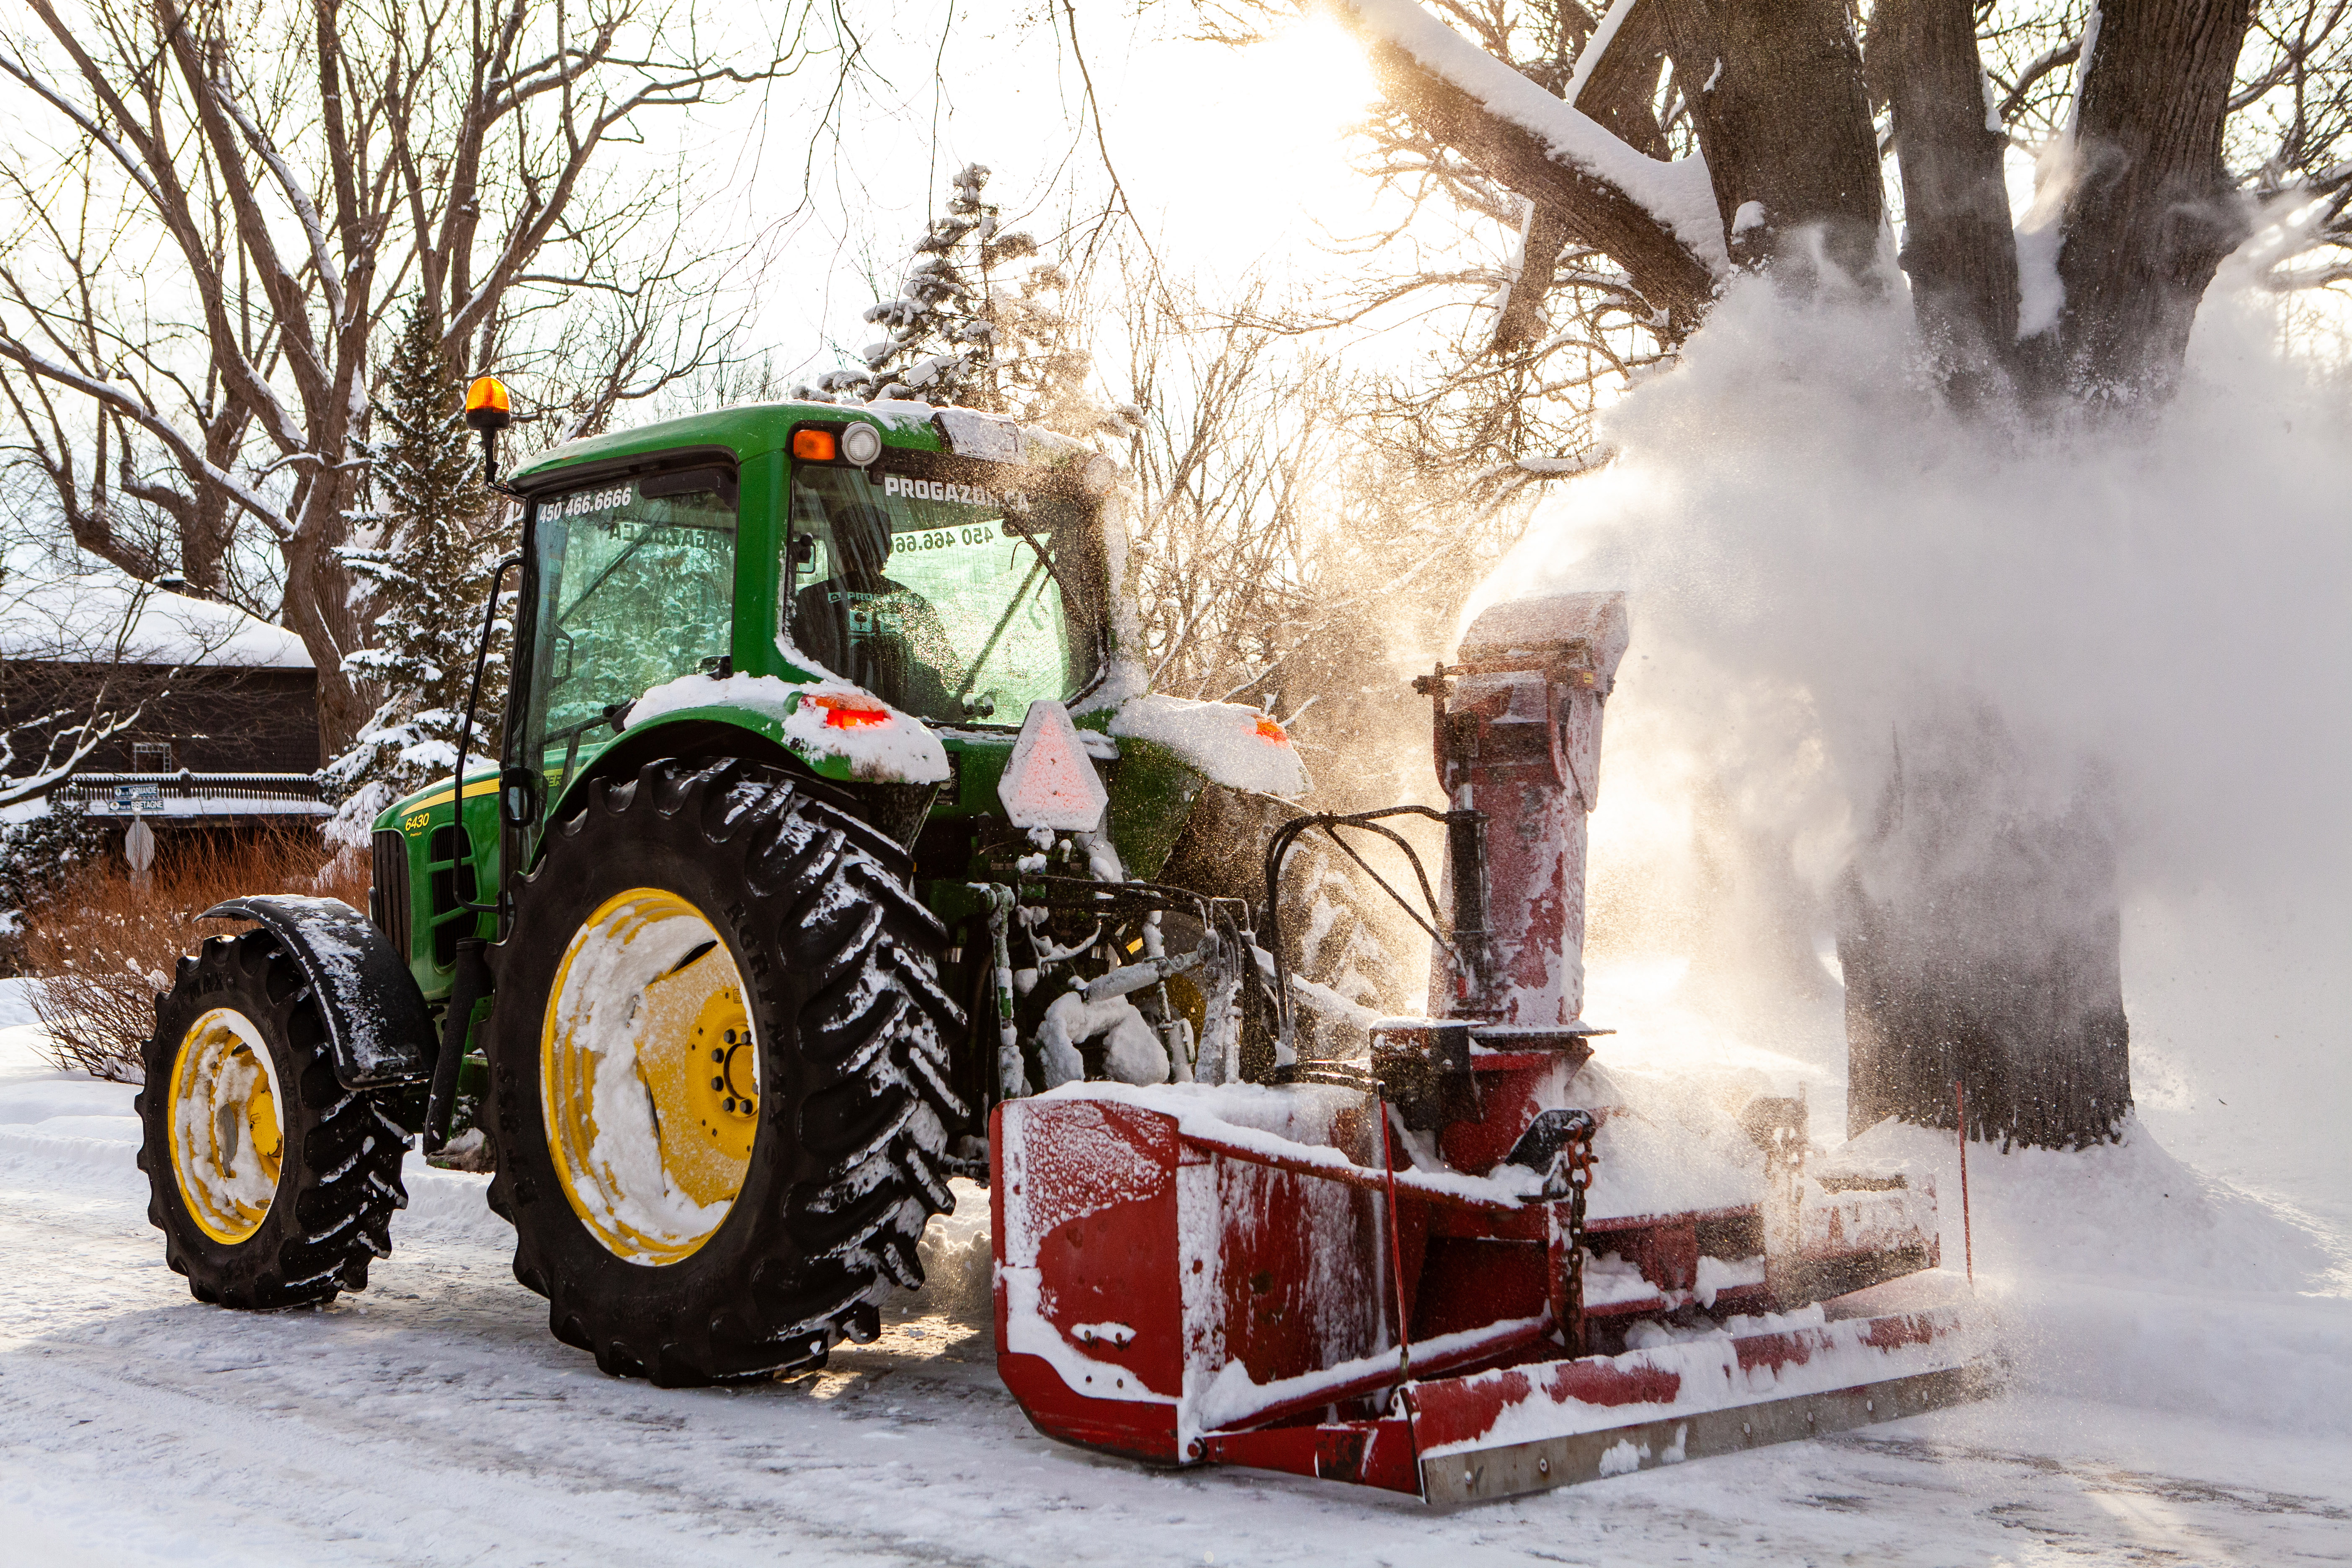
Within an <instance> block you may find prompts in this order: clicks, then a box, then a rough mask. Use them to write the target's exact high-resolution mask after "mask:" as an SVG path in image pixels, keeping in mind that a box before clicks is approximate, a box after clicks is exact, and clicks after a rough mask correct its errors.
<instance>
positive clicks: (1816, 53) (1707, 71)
mask: <svg viewBox="0 0 2352 1568" xmlns="http://www.w3.org/2000/svg"><path fill="white" fill-rule="evenodd" d="M1664 22H1665V31H1666V37H1667V49H1668V52H1669V53H1670V54H1671V55H1672V57H1673V58H1674V62H1675V84H1676V85H1677V86H1678V87H1680V88H1681V89H1682V91H1683V95H1684V98H1685V100H1686V101H1687V102H1688V103H1689V105H1690V112H1691V121H1692V123H1693V124H1694V125H1695V126H1696V128H1697V131H1698V142H1699V149H1700V151H1701V152H1703V153H1706V171H1707V176H1708V178H1709V179H1710V180H1712V181H1713V182H1714V184H1715V205H1716V206H1717V209H1718V210H1719V211H1720V212H1721V213H1722V215H1723V226H1724V241H1725V244H1726V245H1727V247H1729V249H1730V252H1731V259H1732V261H1733V263H1734V264H1735V265H1738V266H1748V267H1753V266H1760V265H1762V264H1764V263H1765V262H1767V261H1773V262H1776V263H1777V264H1778V265H1779V267H1780V268H1781V270H1782V271H1783V273H1784V274H1786V275H1791V279H1792V281H1795V282H1797V283H1799V284H1800V285H1801V286H1802V285H1804V284H1808V283H1810V282H1811V280H1812V275H1813V271H1814V267H1815V263H1816V260H1817V258H1818V260H1819V261H1822V262H1826V263H1828V264H1829V265H1830V266H1831V267H1832V268H1835V269H1836V270H1837V271H1840V272H1843V274H1845V276H1846V277H1848V278H1850V279H1856V280H1858V281H1864V280H1867V279H1869V278H1870V277H1871V276H1872V275H1873V274H1874V271H1875V269H1876V267H1877V255H1878V226H1879V221H1880V217H1881V215H1882V213H1883V212H1884V204H1883V203H1882V202H1881V201H1880V199H1879V183H1878V182H1879V176H1878V142H1877V141H1876V139H1875V137H1874V135H1873V133H1872V131H1871V123H1870V98H1869V94H1868V93H1867V91H1865V90H1864V86H1863V79H1862V49H1861V47H1860V46H1858V45H1857V44H1856V43H1855V42H1854V37H1853V27H1852V26H1849V25H1848V22H1847V11H1846V7H1845V5H1843V0H1664Z"/></svg>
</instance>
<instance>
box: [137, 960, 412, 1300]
mask: <svg viewBox="0 0 2352 1568" xmlns="http://www.w3.org/2000/svg"><path fill="white" fill-rule="evenodd" d="M215 1005H230V1006H235V1007H236V1008H237V1009H238V1010H239V1011H240V1012H243V1013H244V1014H245V1015H246V1016H247V1017H248V1018H249V1019H250V1020H251V1021H252V1022H253V1024H254V1025H255V1026H256V1028H257V1032H258V1033H259V1034H260V1035H261V1037H262V1038H263V1040H264V1042H265V1043H267V1044H268V1045H270V1046H272V1047H276V1048H277V1054H279V1055H280V1056H281V1058H282V1059H280V1060H279V1061H278V1088H279V1091H280V1095H281V1099H282V1101H283V1103H281V1104H280V1106H279V1114H280V1116H281V1117H282V1118H284V1119H285V1121H286V1140H285V1150H286V1152H285V1155H284V1158H283V1163H282V1164H281V1166H280V1174H279V1178H278V1193H277V1195H276V1196H275V1197H274V1198H273V1199H272V1200H271V1203H270V1212H269V1215H268V1217H267V1218H266V1219H264V1221H263V1222H262V1226H261V1228H260V1229H259V1230H258V1231H257V1232H256V1233H255V1234H254V1235H253V1236H252V1237H249V1238H247V1240H246V1241H244V1242H241V1243H238V1244H236V1245H235V1246H225V1245H224V1244H221V1243H218V1242H215V1241H214V1240H212V1239H211V1238H210V1237H205V1236H204V1235H203V1233H202V1232H201V1231H198V1230H197V1229H196V1228H195V1226H194V1221H193V1219H192V1218H190V1217H189V1216H188V1215H187V1214H186V1210H185V1208H184V1205H183V1203H182V1200H181V1197H180V1194H179V1190H178V1180H177V1178H176V1177H175V1176H174V1175H173V1171H172V1158H171V1153H170V1147H171V1145H170V1142H169V1140H170V1110H169V1107H168V1106H166V1105H165V1104H164V1100H165V1099H166V1097H167V1094H168V1091H169V1086H170V1084H171V1081H172V1068H173V1057H174V1056H175V1055H176V1053H177V1051H178V1049H179V1046H180V1042H181V1040H182V1038H183V1037H184V1034H185V1032H186V1029H187V1028H188V1026H190V1025H192V1024H193V1023H194V1019H195V1018H196V1017H197V1016H201V1014H202V1013H203V1012H204V1011H205V1010H206V1009H208V1008H210V1007H212V1006H215ZM155 1006H156V1029H155V1033H154V1034H153V1036H152V1037H150V1039H149V1040H148V1042H147V1045H146V1048H145V1050H144V1052H143V1053H142V1065H143V1066H144V1068H145V1076H146V1086H145V1087H144V1088H142V1089H141V1090H140V1092H139V1095H138V1097H137V1099H136V1100H135V1101H134V1105H135V1107H136V1109H137V1110H138V1114H139V1117H140V1122H141V1139H140V1147H139V1168H140V1169H141V1170H142V1171H143V1172H145V1173H146V1174H147V1184H148V1198H147V1218H148V1222H149V1223H150V1224H152V1225H153V1226H155V1228H156V1229H158V1230H160V1231H162V1232H163V1247H164V1260H165V1261H166V1262H167V1263H168V1264H169V1265H170V1266H171V1268H172V1269H173V1271H174V1272H175V1273H178V1274H182V1275H184V1276H185V1277H186V1278H187V1280H188V1289H189V1291H190V1293H191V1294H193V1295H194V1297H195V1298H196V1299H197V1300H200V1301H207V1302H216V1303H219V1304H221V1305H224V1306H229V1307H237V1308H252V1309H268V1308H277V1307H291V1306H299V1305H302V1304H304V1303H310V1302H320V1303H323V1302H327V1301H331V1300H334V1299H335V1297H336V1295H337V1294H338V1293H340V1292H341V1291H344V1290H363V1289H367V1279H368V1265H369V1263H370V1262H371V1261H372V1260H373V1259H375V1258H384V1257H388V1256H389V1255H390V1254H391V1251H392V1240H391V1227H392V1213H393V1211H394V1209H398V1208H404V1207H406V1206H407V1204H408V1194H407V1190H406V1188H405V1187H404V1185H403V1184H402V1181H401V1174H400V1163H401V1157H402V1156H403V1154H404V1153H405V1152H406V1151H407V1146H408V1134H407V1132H406V1131H404V1130H403V1129H402V1128H401V1126H400V1124H399V1123H398V1122H397V1121H394V1119H393V1117H392V1116H391V1114H390V1113H389V1110H387V1108H386V1107H385V1106H384V1105H383V1103H382V1102H381V1100H380V1097H379V1096H377V1095H376V1094H373V1093H366V1092H358V1093H355V1092H352V1091H351V1090H348V1089H344V1088H342V1086H341V1084H339V1083H338V1082H336V1080H335V1077H334V1071H333V1068H332V1067H331V1064H330V1063H329V1062H328V1060H327V1058H326V1049H327V1046H326V1041H327V1031H326V1027H325V1025H324V1023H323V1021H322V1020H321V1019H320V1016H319V1013H318V1002H317V999H316V997H315V995H314V994H312V992H311V990H310V986H309V985H308V984H305V983H304V981H303V978H302V973H301V970H300V968H299V965H297V964H296V963H295V961H294V959H293V957H292V956H291V955H290V954H289V953H288V952H286V951H285V950H284V948H283V947H282V946H281V945H280V944H279V942H278V939H277V938H276V937H274V936H272V935H271V934H270V933H269V932H268V931H247V932H245V933H243V934H242V935H239V936H221V937H212V938H209V939H207V940H206V941H205V943H204V945H203V946H202V947H201V948H200V949H198V950H197V952H195V953H194V954H193V955H189V956H184V957H183V958H182V959H181V960H180V962H179V963H178V964H177V965H176V966H175V973H174V976H173V985H172V989H171V990H170V991H169V992H166V993H165V994H163V995H160V996H158V997H157V998H156V999H155ZM289 1220H290V1223H289Z"/></svg>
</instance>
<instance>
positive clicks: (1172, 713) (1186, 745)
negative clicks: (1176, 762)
mask: <svg viewBox="0 0 2352 1568" xmlns="http://www.w3.org/2000/svg"><path fill="white" fill-rule="evenodd" d="M1110 732H1111V733H1112V734H1114V735H1124V736H1127V737H1129V738H1130V739H1133V740H1138V741H1150V742H1154V743H1155V744H1158V745H1162V746H1165V747H1167V748H1168V749H1169V750H1170V751H1171V752H1175V753H1176V755H1177V756H1178V757H1180V758H1181V759H1182V760H1183V761H1184V762H1186V763H1190V764H1192V766H1193V767H1196V768H1198V769H1200V770H1201V772H1202V773H1206V774H1208V775H1209V777H1210V778H1211V779H1212V780H1213V781H1214V782H1215V783H1217V784H1225V785H1228V786H1229V787H1231V788H1234V789H1246V790H1255V791H1257V792H1258V793H1259V794H1261V795H1300V794H1303V793H1305V791H1306V789H1307V764H1306V763H1304V762H1302V761H1300V760H1299V756H1298V748H1297V747H1296V746H1294V745H1292V744H1291V742H1290V737H1289V736H1288V735H1287V734H1286V733H1285V732H1284V731H1283V728H1282V726H1281V725H1279V724H1277V723H1276V722H1275V721H1273V720H1272V719H1270V718H1268V717H1267V716H1266V715H1265V714H1264V713H1261V712H1259V711H1258V710H1256V709H1255V708H1244V707H1242V706H1241V705H1240V704H1238V703H1234V702H1193V701H1189V700H1186V699H1184V698H1181V697H1166V696H1159V695H1154V696H1149V697H1138V698H1135V699H1133V700H1129V701H1127V702H1124V703H1121V704H1120V705H1119V708H1118V711H1117V712H1115V713H1113V714H1112V715H1111V720H1110Z"/></svg>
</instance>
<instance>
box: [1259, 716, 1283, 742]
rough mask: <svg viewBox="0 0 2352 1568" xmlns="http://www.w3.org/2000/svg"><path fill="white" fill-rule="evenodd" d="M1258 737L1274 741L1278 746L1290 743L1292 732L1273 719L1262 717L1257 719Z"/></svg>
mask: <svg viewBox="0 0 2352 1568" xmlns="http://www.w3.org/2000/svg"><path fill="white" fill-rule="evenodd" d="M1257 738H1258V739H1259V740H1261V741H1272V742H1274V743H1275V744H1276V745H1277V746H1286V745H1288V744H1290V732H1289V731H1287V730H1285V729H1284V728H1283V727H1282V726H1281V725H1279V724H1277V723H1276V722H1275V721H1273V720H1271V719H1267V718H1264V717H1261V718H1260V719H1259V720H1258V721H1257Z"/></svg>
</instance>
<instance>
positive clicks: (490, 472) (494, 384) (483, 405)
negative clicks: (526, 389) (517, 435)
mask: <svg viewBox="0 0 2352 1568" xmlns="http://www.w3.org/2000/svg"><path fill="white" fill-rule="evenodd" d="M513 423H514V409H513V405H511V404H509V402H508V400H507V384H506V383H505V382H503V381H500V380H499V378H498V377H497V376H495V375H479V376H476V377H475V378H474V382H473V384H472V385H470V386H468V387H467V388H466V428H467V429H468V430H479V431H480V432H481V433H482V482H483V483H484V484H488V485H494V484H496V483H498V482H499V448H498V439H499V431H501V430H503V429H505V428H506V427H507V426H509V425H511V424H513Z"/></svg>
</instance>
